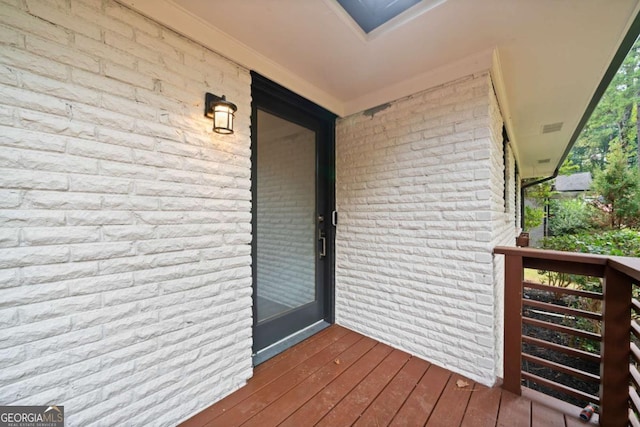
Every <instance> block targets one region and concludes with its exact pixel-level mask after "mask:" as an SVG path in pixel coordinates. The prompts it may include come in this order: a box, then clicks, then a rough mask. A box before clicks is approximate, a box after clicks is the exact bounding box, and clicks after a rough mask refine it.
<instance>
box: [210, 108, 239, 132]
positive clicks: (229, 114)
mask: <svg viewBox="0 0 640 427" xmlns="http://www.w3.org/2000/svg"><path fill="white" fill-rule="evenodd" d="M234 113H235V109H233V108H231V107H230V106H229V105H225V104H217V105H215V106H214V107H213V130H214V132H217V133H224V134H229V133H233V116H234Z"/></svg>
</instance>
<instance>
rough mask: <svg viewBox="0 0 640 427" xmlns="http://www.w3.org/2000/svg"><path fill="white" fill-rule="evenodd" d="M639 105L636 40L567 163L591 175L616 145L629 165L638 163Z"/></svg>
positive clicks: (638, 48) (639, 65)
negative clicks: (571, 163) (624, 151)
mask: <svg viewBox="0 0 640 427" xmlns="http://www.w3.org/2000/svg"><path fill="white" fill-rule="evenodd" d="M639 104H640V39H639V40H636V42H635V44H634V45H633V47H632V48H631V50H630V51H629V53H628V54H627V56H626V58H625V60H624V61H623V63H622V65H621V66H620V69H619V70H618V72H617V73H616V75H615V76H614V78H613V80H612V81H611V84H610V85H609V87H608V88H607V90H606V91H605V93H604V94H603V96H602V99H601V100H600V102H599V103H598V106H597V107H596V108H595V110H594V111H593V114H592V115H591V117H590V118H589V121H588V122H587V124H586V126H585V127H584V129H583V130H582V133H581V134H580V136H579V137H578V140H577V141H576V144H575V145H574V147H573V150H571V153H570V154H569V157H568V158H569V160H570V161H572V162H573V163H574V164H576V165H580V167H581V170H582V171H591V172H595V171H596V170H598V169H601V168H602V167H603V166H604V163H605V157H606V154H607V152H608V150H609V146H610V144H611V143H613V142H618V143H620V144H621V146H622V147H623V148H624V149H625V150H628V152H629V154H630V159H631V162H632V164H635V165H637V166H640V164H639V163H638V134H639V133H638V127H639V126H640V123H639V122H638V105H639Z"/></svg>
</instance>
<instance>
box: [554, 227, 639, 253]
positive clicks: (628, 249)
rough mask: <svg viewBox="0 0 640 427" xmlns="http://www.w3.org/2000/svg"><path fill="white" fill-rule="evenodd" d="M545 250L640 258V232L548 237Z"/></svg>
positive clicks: (625, 231)
mask: <svg viewBox="0 0 640 427" xmlns="http://www.w3.org/2000/svg"><path fill="white" fill-rule="evenodd" d="M542 247H543V248H544V249H553V250H558V251H568V252H582V253H590V254H598V255H614V256H630V257H640V232H639V231H635V230H630V229H625V228H623V229H620V230H610V231H604V232H600V233H595V232H591V233H580V234H575V235H561V236H553V237H547V238H545V239H543V241H542Z"/></svg>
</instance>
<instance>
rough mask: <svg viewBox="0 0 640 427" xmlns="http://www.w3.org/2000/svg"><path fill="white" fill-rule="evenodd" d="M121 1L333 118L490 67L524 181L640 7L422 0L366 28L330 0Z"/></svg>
mask: <svg viewBox="0 0 640 427" xmlns="http://www.w3.org/2000/svg"><path fill="white" fill-rule="evenodd" d="M119 1H120V2H121V3H123V4H126V5H128V6H130V7H132V8H134V9H137V10H138V11H140V12H141V13H143V14H145V15H147V16H149V17H150V18H152V19H154V20H156V21H158V22H161V23H163V24H164V25H166V26H168V27H170V28H172V29H174V30H176V31H177V32H179V33H182V34H184V35H185V36H187V37H189V38H191V39H194V40H196V41H198V42H199V43H201V44H203V45H205V46H207V47H209V48H210V49H212V50H214V51H216V52H218V53H220V54H221V55H224V56H226V57H228V58H229V59H231V60H233V61H235V62H237V63H238V64H240V65H242V66H244V67H247V68H249V69H252V70H255V71H257V72H259V73H261V74H263V75H265V76H266V77H268V78H270V79H272V80H274V81H276V82H278V83H280V84H281V85H283V86H285V87H287V88H289V89H291V90H293V91H294V92H297V93H299V94H300V95H302V96H304V97H306V98H308V99H310V100H312V101H314V102H316V103H318V104H320V105H322V106H323V107H325V108H327V109H329V110H331V111H333V112H334V113H336V114H338V115H339V116H345V115H349V114H353V113H357V112H360V111H363V110H365V109H368V108H371V107H374V106H377V105H380V104H383V103H385V102H389V101H392V100H395V99H399V98H402V97H404V96H408V95H410V94H412V93H416V92H418V91H421V90H424V89H427V88H429V87H433V86H435V85H439V84H443V83H446V82H447V81H451V80H454V79H455V78H457V77H461V76H464V75H468V74H470V73H473V72H477V71H480V70H487V69H490V68H491V69H492V75H493V78H494V84H495V87H496V92H497V94H498V100H499V103H500V108H501V110H502V114H503V116H504V119H505V122H506V123H507V128H508V131H509V136H510V138H511V140H512V142H513V144H514V148H515V150H516V153H517V155H518V159H519V170H520V173H521V176H522V177H523V178H527V177H538V176H548V175H551V174H552V173H553V171H554V169H555V168H556V166H557V165H558V163H559V161H560V160H561V158H562V154H563V153H564V150H565V149H566V147H567V146H568V144H569V141H570V140H571V136H572V134H573V132H574V131H575V130H576V128H577V126H578V124H579V121H580V119H581V118H582V115H583V114H584V112H585V110H586V109H587V106H588V104H589V102H590V100H591V98H592V97H593V94H594V92H595V90H596V88H597V87H598V84H599V83H600V81H601V80H602V78H603V76H604V74H605V71H606V70H607V67H608V65H609V64H610V63H611V61H612V59H613V57H614V55H615V53H616V51H617V49H618V46H619V45H620V43H621V42H622V40H623V38H624V36H625V35H626V33H627V31H628V29H629V26H630V24H631V22H632V21H633V19H634V18H635V16H636V15H637V13H638V10H639V3H640V0H446V1H438V0H436V1H434V0H423V2H422V3H419V4H417V5H416V6H414V7H412V8H411V9H409V10H407V11H405V12H403V13H402V14H401V15H398V16H397V17H396V18H394V19H393V20H391V21H389V22H388V23H386V24H384V25H382V26H381V27H379V28H377V29H375V30H373V31H372V32H371V33H369V34H368V35H364V32H362V30H361V29H360V28H359V27H357V25H356V24H355V23H353V21H352V20H351V18H350V17H348V16H345V13H344V12H342V11H341V10H342V9H341V8H340V9H338V8H339V6H338V5H337V3H336V2H335V0H173V1H171V0H119ZM354 25H355V26H356V27H355V28H354ZM358 31H360V32H358ZM557 123H562V126H561V127H560V129H559V130H557V131H554V132H547V133H543V132H542V129H543V127H544V126H545V125H553V124H557ZM541 159H550V161H549V162H543V163H540V162H538V161H539V160H541Z"/></svg>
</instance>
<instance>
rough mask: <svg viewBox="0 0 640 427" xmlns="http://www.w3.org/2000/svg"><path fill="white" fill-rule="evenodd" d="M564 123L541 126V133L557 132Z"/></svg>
mask: <svg viewBox="0 0 640 427" xmlns="http://www.w3.org/2000/svg"><path fill="white" fill-rule="evenodd" d="M563 124H564V122H557V123H549V124H546V125H544V126H542V133H552V132H559V131H560V129H562V125H563Z"/></svg>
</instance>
